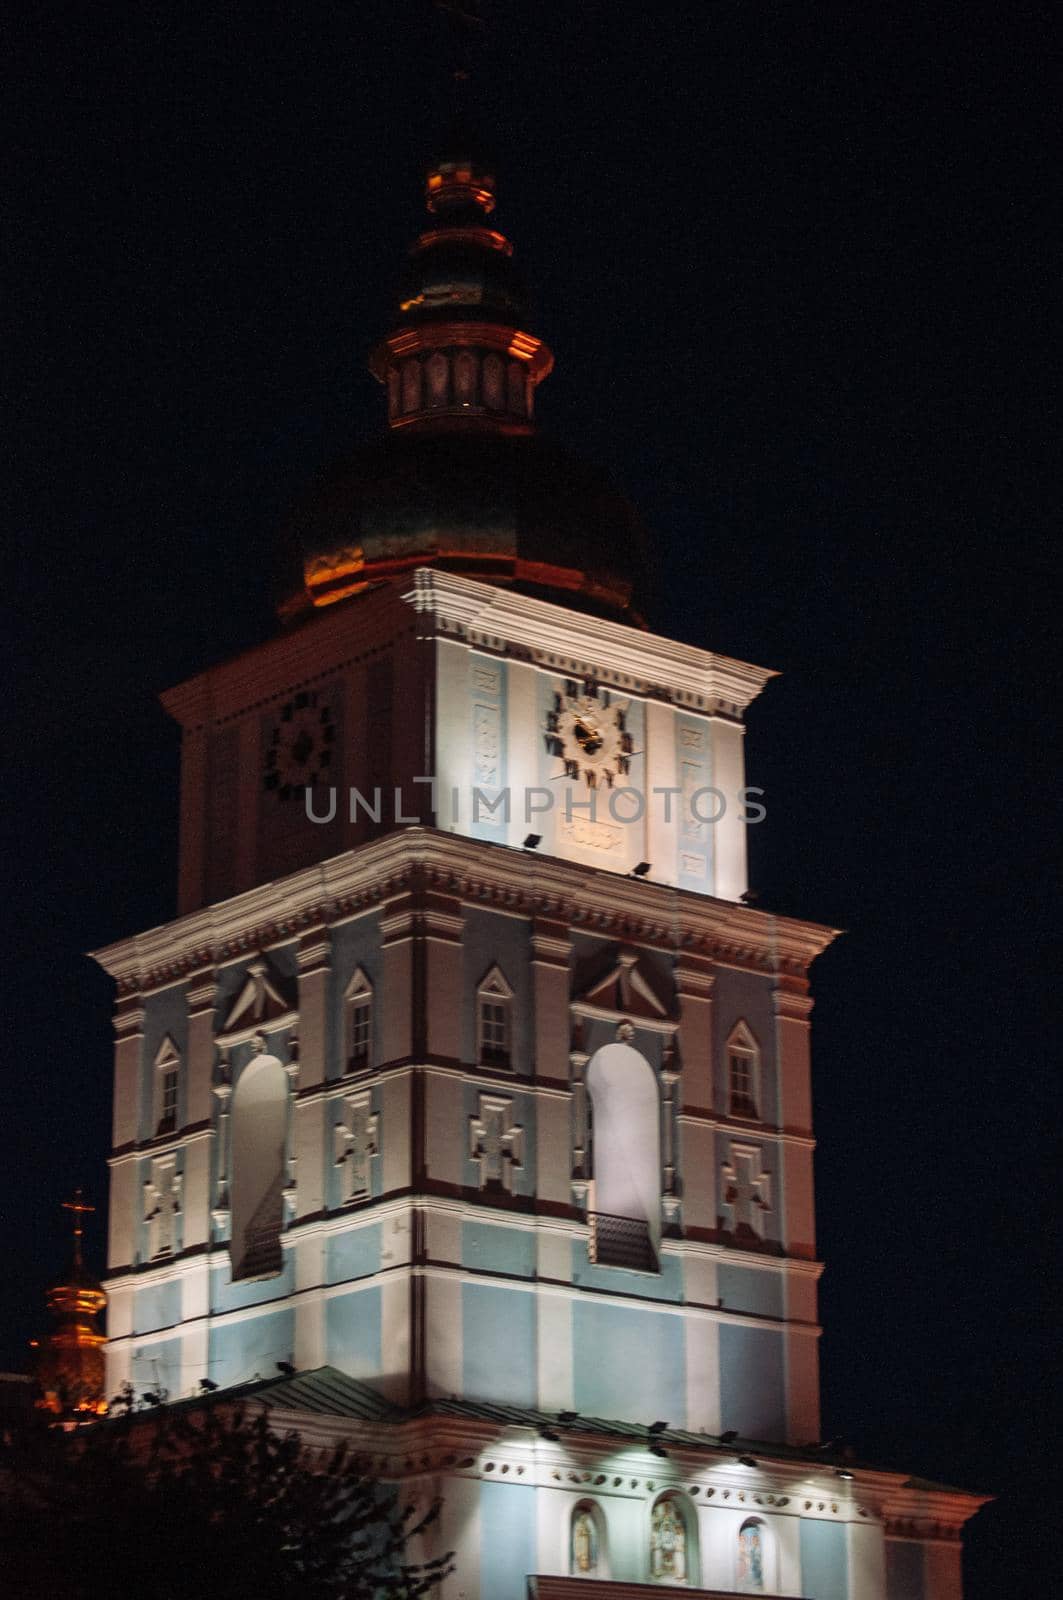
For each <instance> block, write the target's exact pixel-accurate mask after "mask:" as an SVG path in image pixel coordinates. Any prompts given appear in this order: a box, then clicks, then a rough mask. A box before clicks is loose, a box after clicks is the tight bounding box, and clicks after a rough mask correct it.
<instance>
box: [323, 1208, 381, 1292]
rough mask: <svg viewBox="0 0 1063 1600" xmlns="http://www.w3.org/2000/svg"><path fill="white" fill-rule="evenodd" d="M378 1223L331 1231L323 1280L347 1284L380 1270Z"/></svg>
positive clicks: (327, 1244)
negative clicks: (332, 1233)
mask: <svg viewBox="0 0 1063 1600" xmlns="http://www.w3.org/2000/svg"><path fill="white" fill-rule="evenodd" d="M380 1249H381V1246H380V1223H379V1222H370V1223H367V1224H365V1225H364V1226H362V1227H360V1228H352V1229H351V1231H350V1232H349V1233H341V1234H334V1235H333V1236H332V1238H330V1239H329V1240H328V1241H327V1243H326V1245H325V1282H326V1283H348V1282H349V1281H350V1280H351V1279H352V1278H368V1277H369V1276H370V1275H371V1274H372V1273H374V1272H379V1271H380Z"/></svg>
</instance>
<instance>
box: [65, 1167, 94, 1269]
mask: <svg viewBox="0 0 1063 1600" xmlns="http://www.w3.org/2000/svg"><path fill="white" fill-rule="evenodd" d="M62 1205H63V1210H64V1211H72V1212H73V1213H74V1260H75V1261H76V1262H77V1264H78V1266H80V1265H81V1235H82V1234H83V1233H84V1231H85V1230H84V1229H83V1228H82V1226H81V1219H82V1217H83V1216H84V1215H85V1213H86V1212H88V1211H95V1209H96V1207H95V1206H90V1205H86V1204H85V1201H84V1200H83V1198H82V1190H81V1186H80V1184H79V1185H78V1187H77V1188H76V1189H75V1190H74V1198H73V1200H64V1201H63V1202H62Z"/></svg>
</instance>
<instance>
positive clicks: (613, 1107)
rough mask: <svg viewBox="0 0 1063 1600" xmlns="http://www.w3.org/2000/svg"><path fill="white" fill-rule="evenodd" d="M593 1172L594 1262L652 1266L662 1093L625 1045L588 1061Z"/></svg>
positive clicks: (645, 1268) (658, 1199) (651, 1268)
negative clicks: (660, 1093) (660, 1094)
mask: <svg viewBox="0 0 1063 1600" xmlns="http://www.w3.org/2000/svg"><path fill="white" fill-rule="evenodd" d="M586 1081H587V1093H588V1095H589V1097H590V1105H591V1166H592V1169H593V1173H594V1188H593V1201H592V1204H591V1207H590V1211H591V1218H590V1220H591V1229H592V1233H591V1246H592V1254H593V1259H594V1260H595V1261H596V1262H597V1263H598V1265H599V1266H606V1267H629V1268H634V1269H636V1270H638V1271H642V1272H656V1271H657V1244H658V1241H659V1238H660V1216H661V1134H660V1121H661V1112H660V1096H659V1093H658V1089H657V1079H656V1078H655V1076H654V1073H653V1068H652V1067H651V1066H650V1064H649V1062H648V1061H647V1060H646V1058H645V1056H643V1055H640V1054H639V1052H638V1051H637V1050H635V1049H633V1048H632V1046H631V1045H629V1044H623V1043H620V1042H617V1043H616V1044H607V1045H604V1046H603V1047H602V1049H600V1050H598V1051H596V1052H595V1054H594V1055H593V1056H592V1057H591V1059H590V1061H589V1063H588V1065H587V1079H586Z"/></svg>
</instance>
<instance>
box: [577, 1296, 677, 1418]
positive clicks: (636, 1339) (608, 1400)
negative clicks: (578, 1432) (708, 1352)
mask: <svg viewBox="0 0 1063 1600" xmlns="http://www.w3.org/2000/svg"><path fill="white" fill-rule="evenodd" d="M685 1360H686V1358H685V1346H684V1340H683V1323H682V1319H681V1318H680V1317H678V1316H676V1315H674V1314H671V1313H667V1312H658V1311H651V1310H649V1309H647V1310H645V1311H643V1310H641V1309H638V1308H636V1307H633V1306H616V1305H608V1304H605V1303H603V1302H602V1301H597V1300H579V1301H577V1302H576V1303H575V1304H574V1305H573V1307H572V1383H573V1391H574V1401H573V1404H574V1405H575V1408H576V1410H577V1411H580V1412H582V1413H583V1415H584V1416H588V1417H603V1418H616V1419H618V1420H630V1421H635V1422H646V1423H649V1422H653V1421H654V1420H656V1419H659V1418H663V1419H664V1420H665V1421H667V1422H671V1423H672V1424H673V1425H674V1426H676V1427H682V1426H683V1425H684V1423H685V1421H686V1375H685ZM633 1373H637V1374H638V1384H637V1386H634V1387H633V1385H632V1374H633Z"/></svg>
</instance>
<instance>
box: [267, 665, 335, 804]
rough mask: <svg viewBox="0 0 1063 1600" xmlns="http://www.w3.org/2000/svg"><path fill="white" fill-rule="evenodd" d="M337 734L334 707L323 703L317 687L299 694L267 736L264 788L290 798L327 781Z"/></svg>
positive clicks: (280, 797)
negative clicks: (333, 713) (320, 701)
mask: <svg viewBox="0 0 1063 1600" xmlns="http://www.w3.org/2000/svg"><path fill="white" fill-rule="evenodd" d="M335 738H336V727H335V724H334V722H333V720H332V709H331V707H330V706H327V705H324V706H323V705H321V704H320V703H319V699H318V693H317V691H316V690H313V689H311V690H306V691H303V692H301V693H300V694H297V695H296V696H295V698H294V699H293V700H289V702H288V704H287V705H286V706H285V707H284V708H283V709H282V711H281V715H280V720H279V722H277V724H276V725H275V726H274V727H273V728H272V729H271V730H270V733H269V735H268V737H267V740H266V760H265V772H264V774H263V779H262V786H263V788H264V789H266V790H269V791H270V792H272V793H273V794H275V795H276V796H277V798H278V799H279V800H290V799H291V798H292V796H293V795H297V794H300V793H301V792H302V791H303V790H304V789H307V788H311V789H312V788H314V787H315V786H316V785H317V784H319V783H325V782H327V781H328V778H329V775H330V770H331V766H332V753H333V748H334V744H335Z"/></svg>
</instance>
